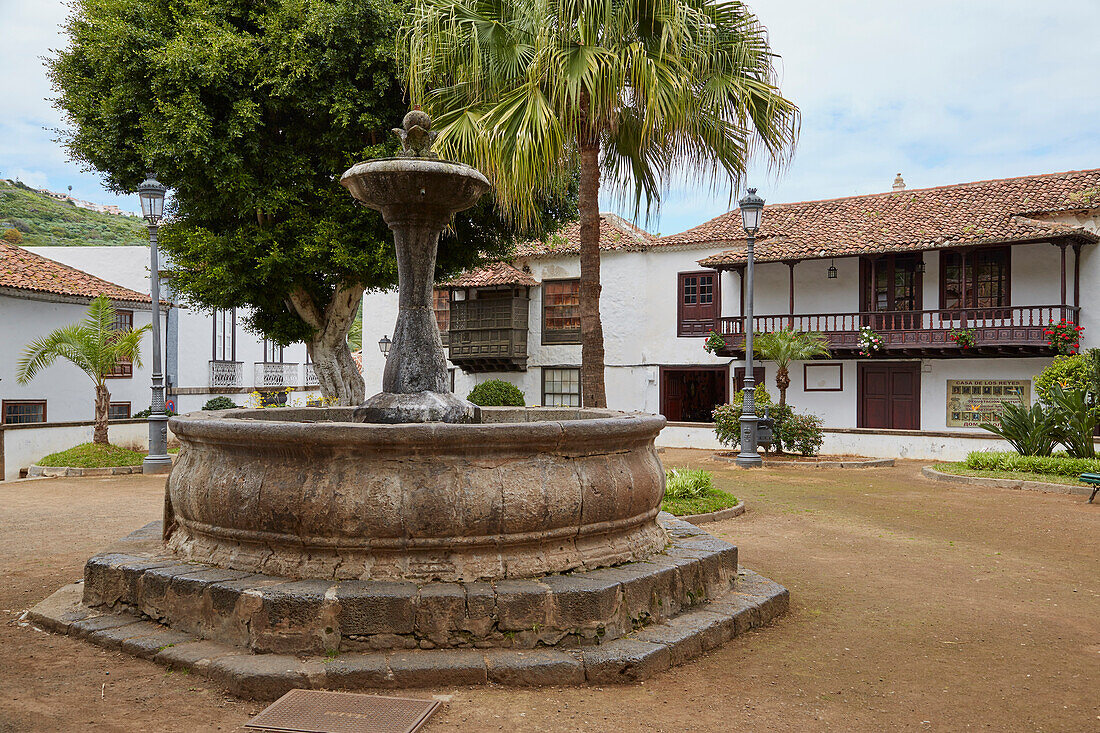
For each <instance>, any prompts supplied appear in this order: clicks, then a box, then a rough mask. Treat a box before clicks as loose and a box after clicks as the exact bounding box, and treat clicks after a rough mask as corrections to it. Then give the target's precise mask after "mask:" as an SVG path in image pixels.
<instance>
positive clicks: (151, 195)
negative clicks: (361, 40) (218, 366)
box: [138, 173, 172, 473]
mask: <svg viewBox="0 0 1100 733" xmlns="http://www.w3.org/2000/svg"><path fill="white" fill-rule="evenodd" d="M167 190H168V189H166V188H165V187H164V186H163V185H161V184H160V183H159V182H157V180H156V179H155V178H153V174H152V173H150V174H149V177H148V178H146V179H145V180H144V181H142V182H141V185H140V186H138V198H140V199H141V215H142V216H144V217H145V221H147V222H148V223H149V261H150V266H149V285H150V287H149V290H150V294H151V295H152V296H153V402H152V406H151V408H150V415H149V455H147V456H145V460H144V461H142V463H141V472H142V473H167V472H168V471H170V470H171V469H172V459H171V457H169V455H168V415H166V414H165V412H164V371H163V369H162V366H161V354H160V262H159V261H158V260H159V258H158V257H157V227H158V226H159V225H160V220H161V218H162V217H163V216H164V194H165V192H166V191H167Z"/></svg>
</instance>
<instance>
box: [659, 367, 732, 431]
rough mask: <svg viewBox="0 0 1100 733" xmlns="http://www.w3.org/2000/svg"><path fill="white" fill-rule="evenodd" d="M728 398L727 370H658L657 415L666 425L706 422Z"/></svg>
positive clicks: (720, 368) (712, 368)
mask: <svg viewBox="0 0 1100 733" xmlns="http://www.w3.org/2000/svg"><path fill="white" fill-rule="evenodd" d="M728 399H729V367H727V366H720V367H661V414H662V415H664V416H665V418H666V419H667V420H668V421H669V422H710V421H711V419H712V418H711V413H712V412H713V411H714V408H715V407H717V406H718V405H722V404H725V403H726V401H727V400H728Z"/></svg>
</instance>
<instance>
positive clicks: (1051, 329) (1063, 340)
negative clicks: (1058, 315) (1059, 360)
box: [1043, 318, 1085, 355]
mask: <svg viewBox="0 0 1100 733" xmlns="http://www.w3.org/2000/svg"><path fill="white" fill-rule="evenodd" d="M1084 330H1085V329H1084V327H1083V326H1078V325H1077V324H1076V323H1074V322H1073V321H1067V320H1066V319H1065V318H1063V319H1062V320H1061V321H1059V322H1058V323H1052V324H1050V325H1049V326H1047V328H1046V329H1045V330H1044V331H1043V335H1044V336H1046V337H1047V344H1048V345H1049V346H1050V347H1051V348H1052V349H1054V350H1055V351H1056V352H1058V353H1059V354H1065V355H1070V354H1076V353H1077V351H1078V350H1079V349H1080V348H1081V332H1082V331H1084Z"/></svg>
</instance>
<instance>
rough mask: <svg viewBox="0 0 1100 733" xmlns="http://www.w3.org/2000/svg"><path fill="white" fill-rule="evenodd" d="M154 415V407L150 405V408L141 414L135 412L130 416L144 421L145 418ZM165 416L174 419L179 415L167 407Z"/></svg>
mask: <svg viewBox="0 0 1100 733" xmlns="http://www.w3.org/2000/svg"><path fill="white" fill-rule="evenodd" d="M152 414H153V406H152V405H149V406H148V407H146V408H145V409H144V410H142V411H141V412H135V413H134V414H133V415H130V417H132V418H141V419H144V418H147V417H149V416H150V415H152ZM164 414H165V415H167V416H168V417H172V416H173V415H177V414H179V413H177V412H176V411H175V410H169V409H168V408H167V407H165V408H164Z"/></svg>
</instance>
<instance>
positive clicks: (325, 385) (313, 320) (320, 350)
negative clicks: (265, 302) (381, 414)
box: [290, 285, 365, 406]
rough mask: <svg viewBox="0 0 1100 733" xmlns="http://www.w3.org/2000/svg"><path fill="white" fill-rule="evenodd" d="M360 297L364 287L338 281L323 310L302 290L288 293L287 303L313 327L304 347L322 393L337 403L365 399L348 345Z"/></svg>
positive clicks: (360, 377) (357, 402)
mask: <svg viewBox="0 0 1100 733" xmlns="http://www.w3.org/2000/svg"><path fill="white" fill-rule="evenodd" d="M362 300H363V288H362V287H360V286H357V285H340V286H338V287H337V288H336V292H335V293H333V295H332V300H331V301H330V302H329V304H328V307H327V308H325V310H324V311H323V312H322V311H321V310H320V309H319V308H318V307H317V304H316V303H314V302H313V298H311V297H310V296H309V294H308V293H306V292H305V291H302V290H298V291H295V292H294V293H291V295H290V305H291V307H293V308H294V310H295V312H296V313H297V314H298V316H299V317H300V318H301V319H302V320H303V321H305V322H306V323H307V324H309V325H310V326H311V327H312V328H313V338H311V339H310V340H309V341H307V342H306V351H307V352H308V353H309V358H310V359H312V360H313V369H314V371H316V372H317V382H318V383H319V384H320V387H321V394H322V395H324V396H325V398H326V399H330V400H334V401H335V402H336V404H338V405H344V406H355V405H359V404H361V403H362V402H363V400H364V399H365V397H364V392H365V388H364V385H363V375H362V374H361V373H360V371H359V367H357V366H356V365H355V359H354V358H353V357H352V355H351V347H349V346H348V331H349V330H350V329H351V324H352V322H353V321H354V320H355V314H356V313H357V312H358V311H359V304H360V303H361V302H362Z"/></svg>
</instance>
